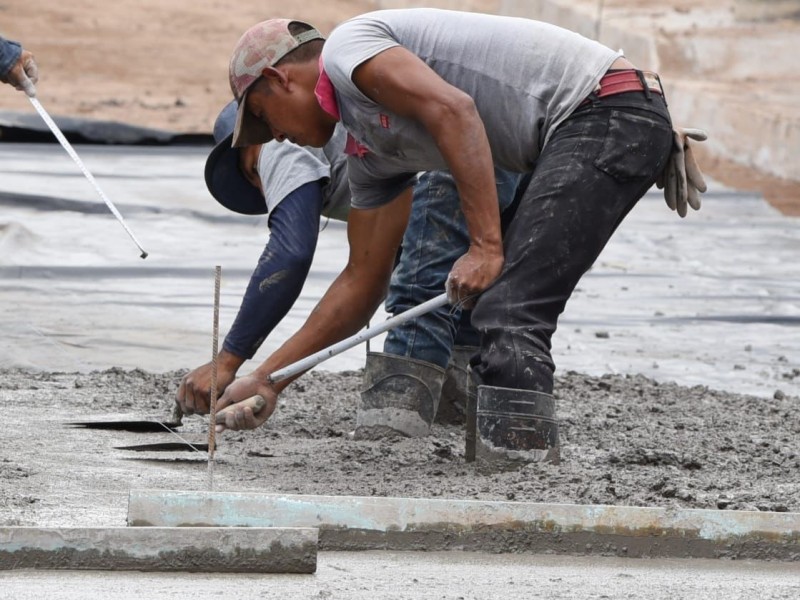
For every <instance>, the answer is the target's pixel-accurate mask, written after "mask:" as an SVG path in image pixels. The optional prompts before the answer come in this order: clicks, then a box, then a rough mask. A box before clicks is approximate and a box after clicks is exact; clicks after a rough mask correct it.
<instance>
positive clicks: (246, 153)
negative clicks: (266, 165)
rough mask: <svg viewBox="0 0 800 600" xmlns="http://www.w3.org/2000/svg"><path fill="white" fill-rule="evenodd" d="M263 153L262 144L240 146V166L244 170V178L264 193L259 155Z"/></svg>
mask: <svg viewBox="0 0 800 600" xmlns="http://www.w3.org/2000/svg"><path fill="white" fill-rule="evenodd" d="M260 154H261V144H257V145H255V146H243V147H242V148H239V168H240V169H241V170H242V174H243V175H244V178H245V179H247V181H249V182H250V183H251V185H253V187H255V188H257V189H259V190H261V193H262V194H263V193H264V184H263V183H262V182H261V175H259V174H258V157H259V155H260Z"/></svg>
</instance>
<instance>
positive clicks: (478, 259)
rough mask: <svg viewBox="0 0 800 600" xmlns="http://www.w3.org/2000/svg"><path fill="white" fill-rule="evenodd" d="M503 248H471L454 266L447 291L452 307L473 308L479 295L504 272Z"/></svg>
mask: <svg viewBox="0 0 800 600" xmlns="http://www.w3.org/2000/svg"><path fill="white" fill-rule="evenodd" d="M502 250H503V249H502V246H501V247H499V251H498V250H485V249H481V248H478V247H476V246H470V248H469V251H467V253H466V254H465V255H464V256H462V257H461V258H459V259H458V260H457V261H456V262H455V264H454V265H453V268H452V270H451V271H450V275H449V276H448V277H447V283H446V284H445V290H446V291H447V301H448V302H449V303H450V304H451V305H452V306H460V307H462V308H466V309H469V308H472V307H473V306H474V305H475V302H476V301H477V299H478V295H479V294H480V293H481V292H482V291H483V290H485V289H486V288H487V287H489V286H490V285H491V284H492V282H493V281H494V280H495V279H497V277H498V276H499V275H500V271H502V270H503V253H502Z"/></svg>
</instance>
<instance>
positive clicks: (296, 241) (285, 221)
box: [223, 182, 322, 358]
mask: <svg viewBox="0 0 800 600" xmlns="http://www.w3.org/2000/svg"><path fill="white" fill-rule="evenodd" d="M321 209H322V187H321V185H320V183H319V182H312V183H308V184H306V185H304V186H301V187H300V188H298V189H297V190H295V191H294V192H292V193H291V194H289V195H288V196H287V197H286V198H285V199H284V200H283V201H281V202H280V203H279V204H278V205H277V206H276V207H275V209H274V210H273V212H272V214H271V215H270V221H269V224H270V238H269V242H268V243H267V246H266V248H265V249H264V252H263V253H262V255H261V258H260V259H259V261H258V265H257V266H256V268H255V270H254V271H253V275H252V276H251V277H250V283H249V284H248V286H247V290H246V292H245V295H244V298H243V299H242V304H241V307H240V308H239V313H238V315H237V316H236V320H235V321H234V324H233V327H231V330H230V332H229V333H228V335H227V337H226V338H225V342H224V344H223V348H224V349H225V350H226V351H227V352H230V353H232V354H235V355H237V356H241V357H244V358H252V356H253V355H254V354H255V353H256V351H257V350H258V348H259V347H260V346H261V344H262V343H263V342H264V340H265V339H266V337H267V336H268V335H269V334H270V333H271V332H272V330H273V329H274V328H275V326H276V325H277V324H278V323H280V322H281V320H282V319H283V318H284V317H285V316H286V314H287V313H288V312H289V310H290V309H291V307H292V306H293V305H294V303H295V301H296V300H297V297H298V296H299V295H300V291H301V290H302V288H303V284H304V283H305V280H306V277H307V275H308V271H309V268H310V267H311V261H312V259H313V257H314V250H315V248H316V244H317V238H318V236H319V219H320V211H321Z"/></svg>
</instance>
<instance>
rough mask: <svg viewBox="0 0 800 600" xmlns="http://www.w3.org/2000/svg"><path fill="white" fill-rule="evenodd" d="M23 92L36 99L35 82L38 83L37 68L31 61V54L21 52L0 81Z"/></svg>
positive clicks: (24, 51)
mask: <svg viewBox="0 0 800 600" xmlns="http://www.w3.org/2000/svg"><path fill="white" fill-rule="evenodd" d="M2 81H4V82H5V83H9V84H11V85H13V86H14V87H15V88H17V89H18V90H20V91H23V92H25V93H26V94H28V96H30V97H31V98H34V97H36V85H35V84H36V82H37V81H39V68H38V67H37V66H36V61H35V60H34V59H33V54H31V53H30V52H28V51H27V50H23V51H22V54H20V57H19V60H18V61H17V62H16V64H15V65H14V66H13V67H11V69H10V70H9V71H8V73H6V76H5V78H4V79H3V80H2Z"/></svg>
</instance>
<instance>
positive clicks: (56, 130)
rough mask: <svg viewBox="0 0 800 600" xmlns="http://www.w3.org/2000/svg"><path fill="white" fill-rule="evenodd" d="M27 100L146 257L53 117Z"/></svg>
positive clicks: (144, 255) (40, 106) (32, 101)
mask: <svg viewBox="0 0 800 600" xmlns="http://www.w3.org/2000/svg"><path fill="white" fill-rule="evenodd" d="M28 100H30V101H31V104H33V108H35V109H36V112H38V113H39V116H40V117H42V119H43V120H44V122H45V123H47V126H48V127H49V128H50V131H52V132H53V135H55V136H56V139H57V140H58V141H59V142H60V143H61V145H62V146H63V147H64V150H66V151H67V154H69V155H70V156H71V157H72V160H74V161H75V164H77V165H78V166H79V167H80V169H81V171H83V174H84V176H85V177H86V179H88V180H89V183H91V184H92V185H93V186H94V189H95V190H97V193H98V194H99V195H100V197H101V198H102V199H103V201H104V202H105V203H106V206H108V208H109V210H110V211H111V213H112V214H113V215H114V216H115V217H116V218H117V220H118V221H119V222H120V223H121V224H122V226H123V227H124V228H125V231H126V232H127V233H128V235H129V236H130V237H131V239H132V240H133V242H134V243H135V244H136V246H138V248H139V251H140V252H141V255H140V256H141V257H142V258H147V252H146V251H145V249H144V248H142V245H141V244H140V243H139V240H137V239H136V236H135V235H133V232H132V231H131V230H130V229H129V228H128V225H127V224H126V223H125V220H124V219H123V218H122V215H121V214H120V213H119V211H118V210H117V207H116V206H114V203H113V202H111V200H109V199H108V197H107V196H106V195H105V193H104V192H103V190H102V189H100V185H99V184H98V183H97V181H96V180H95V178H94V177H93V176H92V174H91V173H90V172H89V169H87V168H86V165H84V164H83V161H82V160H81V158H80V156H78V153H77V152H75V150H74V148H73V147H72V144H70V143H69V141H67V138H66V137H64V134H63V133H61V130H60V129H59V128H58V125H56V122H55V121H53V119H51V118H50V115H49V114H48V113H47V111H46V110H45V109H44V106H42V104H41V103H40V102H39V101H38V100H37V99H36V98H31V97H30V96H29V97H28Z"/></svg>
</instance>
